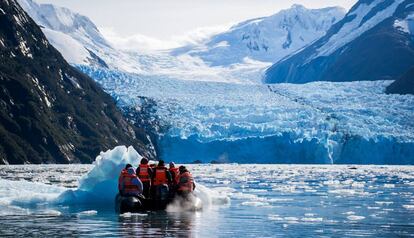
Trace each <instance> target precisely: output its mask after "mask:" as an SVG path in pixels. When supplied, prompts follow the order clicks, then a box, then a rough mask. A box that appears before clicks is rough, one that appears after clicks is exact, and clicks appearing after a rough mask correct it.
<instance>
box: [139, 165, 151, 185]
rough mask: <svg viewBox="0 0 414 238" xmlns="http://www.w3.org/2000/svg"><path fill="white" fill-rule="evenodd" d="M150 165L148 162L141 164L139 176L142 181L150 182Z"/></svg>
mask: <svg viewBox="0 0 414 238" xmlns="http://www.w3.org/2000/svg"><path fill="white" fill-rule="evenodd" d="M148 170H149V165H148V164H140V165H139V167H138V171H137V172H138V173H137V176H138V178H139V179H140V180H141V182H150V181H151V178H150V175H149V173H148Z"/></svg>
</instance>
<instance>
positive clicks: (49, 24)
mask: <svg viewBox="0 0 414 238" xmlns="http://www.w3.org/2000/svg"><path fill="white" fill-rule="evenodd" d="M18 2H19V4H20V5H21V6H22V7H23V9H24V10H25V11H26V12H27V13H28V14H29V15H30V17H32V18H33V20H34V21H35V22H36V23H37V24H38V25H40V26H41V29H42V31H43V33H44V34H45V35H46V37H47V38H48V40H49V41H50V42H51V43H52V45H53V46H54V47H56V48H57V49H58V50H59V52H60V53H61V54H62V55H63V57H64V58H65V59H66V60H67V61H68V62H69V63H71V64H84V65H93V66H99V67H108V68H111V69H119V70H124V71H128V72H142V70H141V68H140V65H139V64H137V63H135V62H133V61H131V59H130V57H129V56H128V55H127V54H125V53H123V52H121V51H119V50H116V49H114V48H113V47H112V46H111V45H110V44H109V43H108V42H107V41H106V39H105V38H104V37H103V36H102V34H101V33H100V32H99V30H98V28H97V27H96V25H95V24H94V23H93V22H92V21H91V20H90V19H89V18H88V17H86V16H83V15H80V14H78V13H75V12H73V11H71V10H69V9H67V8H64V7H57V6H54V5H52V4H38V3H36V2H35V1H32V0H18Z"/></svg>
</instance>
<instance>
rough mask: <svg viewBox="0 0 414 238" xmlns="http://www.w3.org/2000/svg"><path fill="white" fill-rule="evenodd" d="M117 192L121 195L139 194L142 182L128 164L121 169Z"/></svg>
mask: <svg viewBox="0 0 414 238" xmlns="http://www.w3.org/2000/svg"><path fill="white" fill-rule="evenodd" d="M118 189H119V194H120V195H122V196H141V194H142V190H143V186H142V182H141V181H140V180H139V179H138V177H137V175H136V174H135V169H134V167H132V166H131V165H130V164H127V165H126V166H125V169H123V170H122V171H121V174H120V176H119V179H118Z"/></svg>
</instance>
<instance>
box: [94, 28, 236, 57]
mask: <svg viewBox="0 0 414 238" xmlns="http://www.w3.org/2000/svg"><path fill="white" fill-rule="evenodd" d="M231 25H232V24H225V25H220V26H213V27H200V28H197V29H195V30H192V31H190V32H188V33H186V34H184V35H178V36H172V37H171V38H170V39H167V40H160V39H157V38H154V37H149V36H146V35H142V34H134V35H129V36H121V35H120V34H118V33H117V32H116V30H115V29H114V28H111V27H101V28H99V31H100V32H101V33H102V35H103V36H104V38H105V39H106V40H107V41H109V42H110V43H111V44H112V45H113V46H114V47H115V48H117V49H120V50H131V51H154V50H167V49H173V48H178V47H182V46H185V45H196V44H201V43H202V42H204V41H207V40H208V39H210V38H211V37H212V36H214V35H216V34H218V33H220V32H224V31H226V30H228V29H229V27H230V26H231Z"/></svg>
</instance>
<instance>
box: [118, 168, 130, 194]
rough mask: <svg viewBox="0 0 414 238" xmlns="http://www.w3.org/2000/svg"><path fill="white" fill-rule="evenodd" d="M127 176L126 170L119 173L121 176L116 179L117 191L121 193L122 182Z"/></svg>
mask: <svg viewBox="0 0 414 238" xmlns="http://www.w3.org/2000/svg"><path fill="white" fill-rule="evenodd" d="M127 174H128V171H127V170H126V169H123V170H122V171H121V174H119V178H118V190H119V191H121V189H122V182H123V180H124V176H125V175H127Z"/></svg>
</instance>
